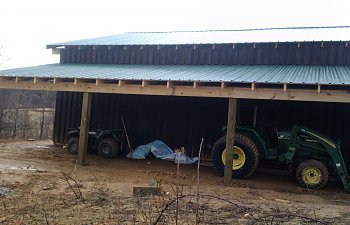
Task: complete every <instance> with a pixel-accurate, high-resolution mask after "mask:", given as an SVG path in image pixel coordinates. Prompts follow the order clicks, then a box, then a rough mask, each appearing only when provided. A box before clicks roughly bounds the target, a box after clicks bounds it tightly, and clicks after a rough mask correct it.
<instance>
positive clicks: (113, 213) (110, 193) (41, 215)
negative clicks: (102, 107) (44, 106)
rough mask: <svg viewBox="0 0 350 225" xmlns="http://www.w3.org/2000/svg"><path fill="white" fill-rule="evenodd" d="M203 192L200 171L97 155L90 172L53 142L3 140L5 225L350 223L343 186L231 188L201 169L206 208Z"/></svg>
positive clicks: (242, 183)
mask: <svg viewBox="0 0 350 225" xmlns="http://www.w3.org/2000/svg"><path fill="white" fill-rule="evenodd" d="M156 185H158V186H160V187H161V190H162V195H161V196H148V197H133V187H140V186H145V187H148V186H156ZM196 188H197V187H196V165H180V167H179V175H177V165H176V164H175V163H173V162H168V161H161V160H157V159H148V160H130V159H126V158H117V159H112V160H107V159H102V158H100V157H98V156H97V155H93V154H89V155H88V157H87V166H84V167H82V166H78V165H76V156H75V155H70V154H68V152H67V151H66V150H65V149H63V148H62V147H58V146H54V145H53V144H52V142H51V141H30V142H24V141H22V142H7V141H0V225H2V224H176V221H177V223H178V224H196V221H197V222H198V224H350V194H347V193H345V192H344V190H343V189H342V186H341V184H338V183H331V184H329V185H328V186H327V187H326V188H325V189H323V190H318V191H310V190H307V189H303V188H300V187H299V186H297V184H296V182H295V180H294V179H293V178H292V177H291V176H286V175H283V174H280V173H271V172H266V171H264V170H259V171H257V173H256V174H255V175H254V176H253V177H251V178H250V179H248V180H233V182H232V186H230V187H225V186H224V185H223V178H222V177H218V176H217V175H216V174H215V172H214V170H213V169H212V168H211V167H209V166H201V168H200V187H199V188H200V195H199V197H198V201H199V206H198V207H197V198H196ZM177 190H178V191H177ZM176 193H177V194H176ZM197 209H198V210H197Z"/></svg>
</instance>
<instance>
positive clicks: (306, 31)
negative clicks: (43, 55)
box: [47, 26, 350, 48]
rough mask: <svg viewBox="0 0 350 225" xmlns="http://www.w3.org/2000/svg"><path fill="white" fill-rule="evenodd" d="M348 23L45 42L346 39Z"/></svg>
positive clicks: (119, 42) (142, 42)
mask: <svg viewBox="0 0 350 225" xmlns="http://www.w3.org/2000/svg"><path fill="white" fill-rule="evenodd" d="M349 40H350V26H338V27H294V28H268V29H247V30H214V31H177V32H139V33H125V34H119V35H112V36H106V37H98V38H90V39H83V40H76V41H67V42H61V43H53V44H49V45H47V48H55V47H60V46H70V45H181V44H225V43H226V44H229V43H264V42H308V41H349Z"/></svg>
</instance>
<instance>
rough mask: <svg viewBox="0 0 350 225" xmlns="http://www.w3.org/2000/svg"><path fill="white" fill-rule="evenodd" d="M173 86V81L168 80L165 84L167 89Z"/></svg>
mask: <svg viewBox="0 0 350 225" xmlns="http://www.w3.org/2000/svg"><path fill="white" fill-rule="evenodd" d="M173 86H174V82H173V81H170V80H168V81H167V82H166V87H167V88H172V87H173Z"/></svg>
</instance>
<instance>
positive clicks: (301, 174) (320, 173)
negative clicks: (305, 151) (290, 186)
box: [296, 159, 329, 189]
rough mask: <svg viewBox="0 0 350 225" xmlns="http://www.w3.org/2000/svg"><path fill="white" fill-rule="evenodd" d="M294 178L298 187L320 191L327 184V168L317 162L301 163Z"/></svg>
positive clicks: (307, 161)
mask: <svg viewBox="0 0 350 225" xmlns="http://www.w3.org/2000/svg"><path fill="white" fill-rule="evenodd" d="M296 178H297V181H298V183H299V185H300V186H302V187H305V188H309V189H321V188H323V187H324V186H326V184H327V183H328V179H329V173H328V169H327V167H326V166H325V165H324V164H323V163H322V162H320V161H318V160H314V159H311V160H306V161H303V162H301V163H300V164H299V165H298V167H297V169H296Z"/></svg>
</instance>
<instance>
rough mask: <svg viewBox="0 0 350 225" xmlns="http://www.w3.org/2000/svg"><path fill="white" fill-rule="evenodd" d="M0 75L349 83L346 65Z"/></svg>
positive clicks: (87, 68) (105, 68)
mask: <svg viewBox="0 0 350 225" xmlns="http://www.w3.org/2000/svg"><path fill="white" fill-rule="evenodd" d="M0 77H43V78H85V79H118V80H154V81H168V80H171V81H202V82H236V83H242V82H243V83H272V84H278V83H283V84H328V85H329V84H330V85H350V67H349V66H302V65H231V66H223V65H120V64H118V65H116V64H103V65H101V64H50V65H42V66H33V67H24V68H18V69H7V70H0Z"/></svg>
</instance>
